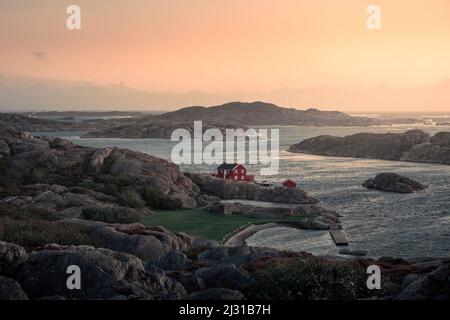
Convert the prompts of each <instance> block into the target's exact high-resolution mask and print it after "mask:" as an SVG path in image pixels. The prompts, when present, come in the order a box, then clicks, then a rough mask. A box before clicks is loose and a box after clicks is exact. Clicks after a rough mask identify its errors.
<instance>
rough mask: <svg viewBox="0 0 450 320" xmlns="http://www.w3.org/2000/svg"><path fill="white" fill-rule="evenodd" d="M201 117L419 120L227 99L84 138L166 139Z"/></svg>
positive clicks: (212, 120) (239, 122) (223, 123)
mask: <svg viewBox="0 0 450 320" xmlns="http://www.w3.org/2000/svg"><path fill="white" fill-rule="evenodd" d="M198 120H202V121H203V122H204V123H205V124H206V125H205V126H204V128H205V129H207V128H208V127H217V128H221V129H224V128H245V127H247V126H271V125H282V126H284V125H292V126H373V125H391V124H396V123H418V122H421V120H418V119H412V118H403V119H397V120H395V119H393V120H392V119H383V120H381V119H375V118H369V117H355V116H350V115H348V114H345V113H342V112H337V111H320V110H317V109H307V110H297V109H293V108H282V107H279V106H277V105H274V104H271V103H265V102H252V103H243V102H230V103H226V104H223V105H219V106H213V107H209V108H207V107H187V108H182V109H180V110H177V111H173V112H167V113H163V114H161V115H152V116H145V117H141V118H136V119H134V120H131V121H130V120H128V123H123V122H122V123H121V124H120V125H117V126H113V125H112V126H109V127H108V128H106V129H99V130H95V131H91V132H89V133H88V134H87V135H86V136H87V137H96V138H170V134H171V132H172V131H173V130H174V129H176V128H185V129H189V130H190V129H191V128H192V125H193V122H194V121H198Z"/></svg>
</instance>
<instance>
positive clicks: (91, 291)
mask: <svg viewBox="0 0 450 320" xmlns="http://www.w3.org/2000/svg"><path fill="white" fill-rule="evenodd" d="M71 265H76V266H78V267H79V268H80V270H81V289H80V290H69V289H68V288H67V277H68V275H67V268H68V267H69V266H71ZM17 279H18V281H19V282H20V283H21V285H22V288H23V289H24V290H25V292H27V293H28V296H29V297H30V298H33V299H36V298H40V297H46V296H64V297H66V298H69V299H110V298H114V297H116V296H119V295H123V296H126V297H127V298H135V299H155V298H165V299H167V298H169V299H170V297H172V296H175V297H176V298H179V297H180V296H183V295H184V294H185V291H184V288H183V287H182V286H181V285H179V284H178V285H177V284H176V283H175V282H173V281H172V280H171V279H169V278H167V277H166V276H165V275H164V273H159V274H158V273H152V274H148V273H147V272H146V270H145V268H144V266H143V264H142V261H141V260H140V259H139V258H137V257H134V256H132V255H129V254H125V253H119V252H115V251H111V250H108V249H96V248H93V247H88V246H78V247H67V248H61V249H59V250H43V251H40V252H37V253H34V254H32V255H31V256H30V258H29V259H28V261H27V262H25V263H24V264H23V265H22V266H21V268H20V270H19V273H18V275H17Z"/></svg>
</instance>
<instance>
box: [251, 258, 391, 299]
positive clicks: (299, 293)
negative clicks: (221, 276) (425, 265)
mask: <svg viewBox="0 0 450 320" xmlns="http://www.w3.org/2000/svg"><path fill="white" fill-rule="evenodd" d="M253 278H254V281H253V282H252V284H251V285H250V286H249V287H248V288H247V290H246V291H247V292H246V294H247V297H248V298H249V299H258V300H259V299H261V300H266V299H267V300H314V299H357V298H364V297H370V296H374V295H385V294H386V293H387V292H386V291H387V290H390V289H391V288H392V287H391V286H390V284H389V283H387V282H386V283H385V286H384V290H376V291H377V292H373V291H370V290H368V289H367V285H366V281H367V274H366V270H365V268H364V267H363V266H362V265H360V264H359V263H357V262H327V261H325V260H321V259H319V258H313V257H311V258H301V259H297V260H295V261H294V262H292V263H290V264H288V265H281V266H274V267H269V268H267V269H265V270H260V271H256V272H255V273H254V274H253Z"/></svg>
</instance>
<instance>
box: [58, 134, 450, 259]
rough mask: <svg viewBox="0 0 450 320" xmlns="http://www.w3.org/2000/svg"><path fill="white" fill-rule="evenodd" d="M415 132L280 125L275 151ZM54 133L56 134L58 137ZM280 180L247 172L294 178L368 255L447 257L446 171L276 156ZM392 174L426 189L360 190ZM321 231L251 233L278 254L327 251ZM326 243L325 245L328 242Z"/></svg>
mask: <svg viewBox="0 0 450 320" xmlns="http://www.w3.org/2000/svg"><path fill="white" fill-rule="evenodd" d="M413 128H415V127H414V126H408V127H403V128H398V127H396V128H392V127H371V128H359V127H280V139H281V141H280V147H281V148H282V150H286V149H287V148H288V147H289V146H290V145H291V144H293V143H297V142H299V141H301V140H303V139H305V138H308V137H312V136H317V135H321V134H332V135H340V136H343V135H347V134H353V133H357V132H361V131H366V132H388V131H390V132H394V131H397V130H399V131H405V130H409V129H413ZM420 128H421V129H424V130H426V131H428V132H430V133H435V132H437V131H450V127H425V128H424V127H420ZM56 134H57V133H56ZM72 137H73V138H70V137H69V139H71V140H73V141H74V142H75V143H77V144H80V145H85V146H92V147H105V146H118V147H122V148H128V149H132V150H137V151H141V152H145V153H148V154H151V155H154V156H157V157H162V158H166V159H170V153H171V149H172V147H173V146H174V145H175V144H176V143H175V142H170V141H168V140H164V139H130V140H125V139H98V138H96V139H83V138H81V139H80V138H75V137H77V135H76V134H72ZM280 158H281V159H280V170H279V174H278V175H276V176H273V177H260V176H258V174H259V168H260V166H259V165H251V166H247V168H248V169H249V174H254V175H255V176H256V178H257V179H261V180H266V179H270V180H273V181H274V182H280V181H283V180H285V179H288V178H289V179H292V180H294V181H297V182H298V183H299V187H300V188H302V189H304V190H305V191H308V192H309V193H310V194H311V195H312V196H314V197H316V198H318V199H319V200H320V201H321V204H322V205H323V206H326V207H327V208H329V209H332V210H335V211H337V212H339V213H341V214H342V215H343V217H342V222H343V226H344V229H345V231H346V233H347V236H348V239H349V241H350V243H351V247H352V248H354V249H361V250H367V251H368V252H369V254H370V255H372V256H388V255H391V256H402V257H419V256H420V257H423V256H445V255H449V254H450V219H449V217H450V166H446V165H430V164H417V163H406V162H394V161H380V160H366V159H352V158H333V157H322V156H312V155H302V154H291V153H289V152H286V151H282V152H281V154H280ZM182 169H183V170H186V171H202V172H213V171H215V166H207V165H183V166H182ZM386 171H388V172H389V171H390V172H397V173H399V174H402V175H405V176H408V177H410V178H412V179H415V180H418V181H420V182H422V183H424V184H426V185H428V186H430V188H428V189H426V190H425V191H423V192H420V193H416V194H411V195H408V194H406V195H405V194H393V193H384V192H379V191H374V190H366V189H365V188H363V187H362V186H361V184H362V183H363V182H364V181H365V180H366V179H367V178H369V177H373V176H375V175H376V174H378V173H380V172H386ZM325 238H327V237H326V236H325V235H324V234H322V233H317V232H316V233H314V232H311V234H310V233H304V231H303V230H295V229H290V228H284V229H280V230H276V231H274V230H265V231H261V233H258V234H256V235H254V236H253V237H252V238H251V240H250V241H251V243H252V244H254V245H264V246H273V247H277V248H280V249H281V248H286V249H287V248H296V249H298V248H305V250H303V251H311V252H313V253H318V252H327V251H328V249H326V247H327V246H326V245H325V244H324V243H325V242H324V241H325ZM327 241H329V239H328V240H327Z"/></svg>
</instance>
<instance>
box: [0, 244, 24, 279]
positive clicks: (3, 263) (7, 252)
mask: <svg viewBox="0 0 450 320" xmlns="http://www.w3.org/2000/svg"><path fill="white" fill-rule="evenodd" d="M27 259H28V254H27V253H26V251H25V249H24V248H23V247H21V246H18V245H16V244H14V243H8V242H3V241H0V274H3V275H13V274H15V273H16V271H17V269H18V268H19V267H20V265H21V264H23V263H24V262H25V261H26V260H27Z"/></svg>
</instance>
